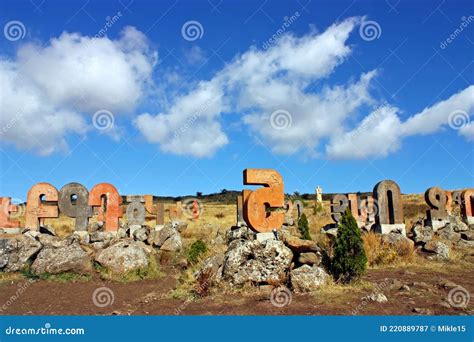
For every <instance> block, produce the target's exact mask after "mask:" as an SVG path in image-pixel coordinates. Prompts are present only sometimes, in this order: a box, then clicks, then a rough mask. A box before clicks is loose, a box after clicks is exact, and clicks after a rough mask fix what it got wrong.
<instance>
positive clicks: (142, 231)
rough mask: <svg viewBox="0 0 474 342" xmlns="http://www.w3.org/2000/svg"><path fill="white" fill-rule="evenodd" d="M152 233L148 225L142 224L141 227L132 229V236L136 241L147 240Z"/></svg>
mask: <svg viewBox="0 0 474 342" xmlns="http://www.w3.org/2000/svg"><path fill="white" fill-rule="evenodd" d="M149 234H150V229H149V228H148V227H147V226H141V227H140V228H138V229H136V230H134V231H133V235H132V231H131V230H130V236H133V238H134V239H135V240H136V241H146V240H147V239H148V235H149Z"/></svg>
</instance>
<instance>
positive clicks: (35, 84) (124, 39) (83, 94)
mask: <svg viewBox="0 0 474 342" xmlns="http://www.w3.org/2000/svg"><path fill="white" fill-rule="evenodd" d="M156 60H157V53H156V52H155V51H153V50H151V49H150V47H149V45H148V43H147V40H146V37H145V36H144V35H143V34H142V33H141V32H139V31H137V30H136V29H135V28H133V27H126V28H125V29H124V30H123V31H122V34H121V37H120V39H118V40H111V39H109V38H106V37H104V38H90V37H84V36H81V35H79V34H76V33H63V34H62V35H61V36H60V37H58V38H54V39H51V40H50V41H49V42H48V44H46V46H39V45H35V44H27V45H24V46H22V47H20V49H19V50H18V51H17V55H16V58H15V59H14V60H7V59H5V58H3V59H0V84H1V85H2V91H1V92H0V124H1V127H2V131H1V132H0V141H4V142H8V143H13V144H15V145H16V146H17V147H18V148H22V149H30V148H33V149H35V150H37V151H38V152H39V153H41V154H50V153H52V152H55V151H57V150H61V149H66V148H67V139H66V136H67V135H68V134H71V133H74V134H84V133H85V132H86V131H87V130H88V129H89V128H90V126H91V122H90V121H91V120H90V118H91V117H92V114H93V113H95V112H96V111H98V110H102V109H105V110H108V111H111V112H113V113H114V114H120V113H126V112H129V111H131V110H133V109H134V108H135V107H136V105H137V103H138V102H139V100H140V99H141V98H142V96H143V93H144V91H145V90H146V86H147V84H148V83H149V82H151V81H150V76H151V73H152V70H153V67H154V65H155V63H156ZM87 114H88V115H89V116H87ZM116 132H117V131H116V130H115V131H113V130H111V132H110V133H111V134H112V135H116Z"/></svg>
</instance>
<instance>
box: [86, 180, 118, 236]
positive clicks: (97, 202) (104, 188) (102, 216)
mask: <svg viewBox="0 0 474 342" xmlns="http://www.w3.org/2000/svg"><path fill="white" fill-rule="evenodd" d="M102 198H104V199H105V203H104V205H103V203H102ZM121 204H122V196H120V195H119V193H118V191H117V189H116V188H115V187H114V186H113V185H112V184H109V183H100V184H97V185H96V186H94V187H93V188H92V190H91V192H90V193H89V205H90V206H93V207H99V210H98V216H97V220H99V221H104V222H105V230H106V231H108V232H115V231H117V230H118V225H119V218H120V217H122V215H123V213H122V208H120V205H121Z"/></svg>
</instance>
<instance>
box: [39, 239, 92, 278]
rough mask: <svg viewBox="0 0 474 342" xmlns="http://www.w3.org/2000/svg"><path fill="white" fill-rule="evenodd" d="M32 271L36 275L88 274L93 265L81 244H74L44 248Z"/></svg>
mask: <svg viewBox="0 0 474 342" xmlns="http://www.w3.org/2000/svg"><path fill="white" fill-rule="evenodd" d="M31 270H32V271H33V272H34V273H36V274H41V273H51V274H58V273H62V272H74V273H88V272H90V271H92V265H91V259H90V258H89V256H88V255H87V253H86V252H85V251H84V250H83V249H82V248H81V246H80V245H79V243H72V244H70V245H68V246H60V247H52V246H47V247H44V248H43V249H42V250H41V251H40V252H39V253H38V256H37V257H36V259H35V261H34V262H33V264H32V265H31Z"/></svg>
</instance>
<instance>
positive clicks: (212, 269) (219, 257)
mask: <svg viewBox="0 0 474 342" xmlns="http://www.w3.org/2000/svg"><path fill="white" fill-rule="evenodd" d="M223 268H224V254H223V253H219V254H216V255H213V256H211V257H209V258H207V259H206V260H204V262H203V264H202V267H201V269H200V270H199V271H198V272H196V273H195V274H194V277H195V278H196V279H202V278H203V277H206V278H207V280H208V281H210V282H215V283H219V282H220V281H221V279H222V270H223Z"/></svg>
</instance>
